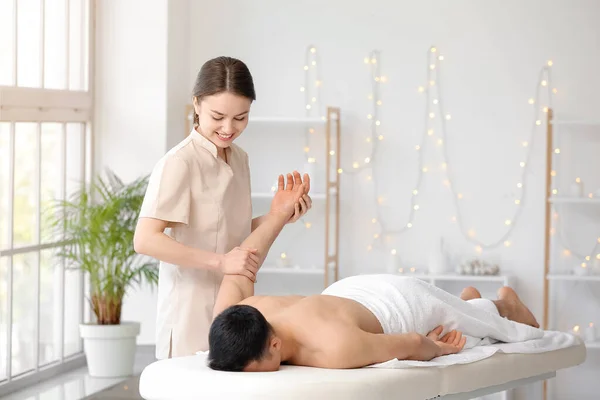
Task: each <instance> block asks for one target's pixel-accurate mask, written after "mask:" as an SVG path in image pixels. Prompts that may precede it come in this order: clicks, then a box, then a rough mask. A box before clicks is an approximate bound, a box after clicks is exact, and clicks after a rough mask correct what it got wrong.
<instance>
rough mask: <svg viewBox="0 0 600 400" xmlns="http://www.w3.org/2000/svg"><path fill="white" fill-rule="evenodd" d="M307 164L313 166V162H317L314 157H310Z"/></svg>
mask: <svg viewBox="0 0 600 400" xmlns="http://www.w3.org/2000/svg"><path fill="white" fill-rule="evenodd" d="M308 162H309V163H311V164H314V163H315V162H317V160H316V159H315V158H314V157H310V158H309V159H308Z"/></svg>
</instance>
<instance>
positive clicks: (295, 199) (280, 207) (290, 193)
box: [270, 171, 312, 219]
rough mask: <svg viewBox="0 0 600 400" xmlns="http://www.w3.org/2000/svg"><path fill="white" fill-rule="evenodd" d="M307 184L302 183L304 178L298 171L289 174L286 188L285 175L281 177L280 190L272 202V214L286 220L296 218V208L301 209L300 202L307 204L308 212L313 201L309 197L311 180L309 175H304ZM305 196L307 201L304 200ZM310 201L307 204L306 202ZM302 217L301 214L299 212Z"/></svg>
mask: <svg viewBox="0 0 600 400" xmlns="http://www.w3.org/2000/svg"><path fill="white" fill-rule="evenodd" d="M304 180H305V182H302V178H301V177H300V174H299V173H298V172H297V171H294V174H293V175H292V174H287V185H285V186H284V183H285V182H284V179H283V175H279V179H278V188H277V192H276V193H275V196H274V197H273V201H272V202H271V210H270V213H271V214H275V215H282V216H284V217H285V218H290V219H291V218H293V217H292V216H294V217H295V214H294V213H295V211H296V208H297V207H299V204H300V201H301V200H302V201H303V202H304V203H305V204H306V207H307V208H306V210H308V208H310V207H309V205H312V201H311V200H310V197H309V196H308V190H307V187H308V189H310V178H309V176H308V175H307V174H304ZM304 196H306V197H307V199H304ZM307 200H308V201H309V202H308V203H306V201H307ZM298 214H299V215H300V212H299V211H298ZM298 218H299V217H298Z"/></svg>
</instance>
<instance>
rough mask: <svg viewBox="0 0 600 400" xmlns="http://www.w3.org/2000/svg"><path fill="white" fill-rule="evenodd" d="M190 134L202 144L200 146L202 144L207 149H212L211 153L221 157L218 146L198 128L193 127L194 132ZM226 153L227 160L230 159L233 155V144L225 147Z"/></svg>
mask: <svg viewBox="0 0 600 400" xmlns="http://www.w3.org/2000/svg"><path fill="white" fill-rule="evenodd" d="M190 135H192V138H193V139H194V140H195V141H196V142H198V143H199V144H200V146H202V147H204V148H205V149H206V150H208V151H210V154H212V155H213V157H215V158H218V157H219V155H218V153H217V146H216V145H215V144H214V143H213V142H211V141H210V140H208V139H207V138H206V137H204V135H202V134H201V133H200V132H198V131H197V130H196V128H192V132H191V133H190ZM225 154H226V155H227V160H229V159H230V156H231V146H229V147H227V148H226V149H225Z"/></svg>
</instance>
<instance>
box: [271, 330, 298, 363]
mask: <svg viewBox="0 0 600 400" xmlns="http://www.w3.org/2000/svg"><path fill="white" fill-rule="evenodd" d="M269 323H270V324H271V326H272V327H273V330H274V331H275V335H276V336H277V337H278V338H279V339H281V362H282V363H283V362H287V361H290V360H291V359H292V358H294V357H296V355H297V353H298V349H299V346H298V342H297V341H296V338H295V337H294V334H293V332H292V331H291V330H290V329H289V328H288V327H287V326H286V324H284V323H281V322H279V321H277V322H275V323H273V322H271V321H269Z"/></svg>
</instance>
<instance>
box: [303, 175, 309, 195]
mask: <svg viewBox="0 0 600 400" xmlns="http://www.w3.org/2000/svg"><path fill="white" fill-rule="evenodd" d="M304 191H305V193H306V194H308V192H310V176H309V175H308V174H304Z"/></svg>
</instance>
